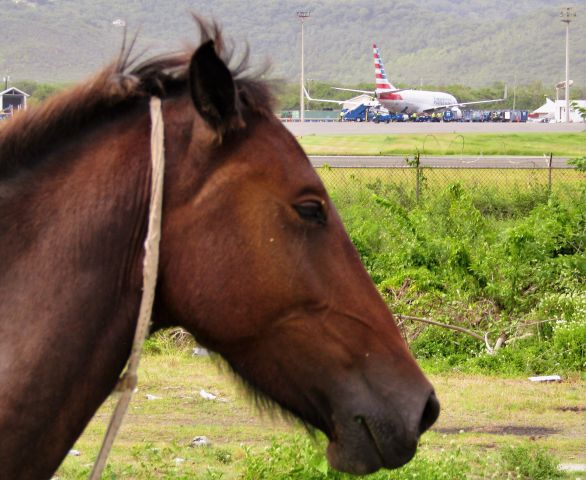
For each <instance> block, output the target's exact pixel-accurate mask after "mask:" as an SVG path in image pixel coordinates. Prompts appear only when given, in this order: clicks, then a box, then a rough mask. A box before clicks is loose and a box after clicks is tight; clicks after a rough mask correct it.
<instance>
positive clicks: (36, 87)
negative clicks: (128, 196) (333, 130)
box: [13, 80, 586, 111]
mask: <svg viewBox="0 0 586 480" xmlns="http://www.w3.org/2000/svg"><path fill="white" fill-rule="evenodd" d="M13 86H15V87H16V88H19V89H20V90H22V91H24V92H26V93H28V94H29V95H30V98H29V105H31V106H33V105H37V104H39V103H40V102H42V101H43V100H45V99H47V98H49V97H50V96H51V95H53V94H55V93H57V92H59V91H61V90H63V89H65V88H67V87H68V86H69V84H54V83H39V82H35V81H30V80H22V81H17V82H14V83H13ZM339 86H341V87H343V88H352V89H356V90H365V91H371V90H372V89H373V85H372V84H368V83H358V84H355V85H339ZM331 87H332V85H331V84H329V83H325V82H318V81H309V82H308V84H307V88H308V90H309V92H310V94H311V96H312V97H314V98H327V99H333V100H345V99H348V98H351V97H352V96H354V94H353V93H351V92H344V91H340V90H334V89H333V88H331ZM397 87H398V88H409V86H408V85H404V84H398V85H397ZM417 88H418V89H420V90H435V91H441V92H447V93H450V94H452V95H454V96H455V97H456V99H457V100H458V101H460V102H473V101H476V100H486V99H491V98H495V99H496V98H502V96H503V92H504V89H505V85H504V83H502V82H495V83H493V84H492V85H490V86H486V87H477V88H474V87H470V86H467V85H460V84H453V85H422V86H420V87H417ZM299 94H300V87H299V84H296V83H287V84H284V85H282V84H281V86H280V87H279V89H278V90H277V91H276V96H277V108H278V110H299ZM563 95H564V92H563V91H561V93H560V96H561V98H563ZM546 97H549V98H551V99H552V100H555V90H553V91H552V89H551V88H548V87H546V86H544V85H543V83H541V82H532V83H528V84H523V85H516V86H515V85H509V86H508V98H507V100H505V101H504V102H498V103H494V104H490V103H489V104H485V105H482V106H481V107H479V108H482V109H486V110H512V109H513V108H514V109H517V110H530V111H532V110H535V109H536V108H539V107H540V106H541V105H543V104H544V103H545V98H546ZM570 98H571V99H572V100H577V99H584V98H586V88H585V87H573V88H572V89H571V91H570ZM305 108H306V109H307V110H323V109H332V108H333V109H338V106H337V105H336V104H332V103H326V102H308V101H307V100H306V101H305Z"/></svg>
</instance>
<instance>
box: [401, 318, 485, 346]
mask: <svg viewBox="0 0 586 480" xmlns="http://www.w3.org/2000/svg"><path fill="white" fill-rule="evenodd" d="M395 317H396V318H399V319H405V320H415V321H416V322H423V323H429V324H430V325H435V326H437V327H443V328H448V329H450V330H455V331H457V332H460V333H465V334H466V335H470V336H471V337H474V338H475V339H476V340H480V341H481V342H483V341H484V337H483V336H482V335H479V334H478V333H476V332H473V331H472V330H468V329H467V328H464V327H458V326H456V325H450V324H449V323H441V322H436V321H435V320H431V319H429V318H420V317H412V316H410V315H395ZM401 323H402V322H401Z"/></svg>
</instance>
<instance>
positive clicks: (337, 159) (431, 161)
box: [309, 155, 573, 168]
mask: <svg viewBox="0 0 586 480" xmlns="http://www.w3.org/2000/svg"><path fill="white" fill-rule="evenodd" d="M309 159H310V160H311V164H312V165H313V166H314V167H321V166H323V165H324V164H327V165H329V166H331V167H346V168H351V167H366V168H375V167H394V168H400V167H406V166H407V164H406V162H405V156H404V155H402V156H401V155H390V156H376V157H371V156H318V155H312V156H310V157H309ZM420 162H421V165H422V166H424V167H436V168H548V163H549V157H508V156H490V157H484V156H464V155H462V156H460V155H454V156H436V155H422V156H421V158H420ZM552 167H553V168H573V167H572V166H571V165H568V164H567V159H566V158H561V157H560V158H555V157H554V158H553V159H552Z"/></svg>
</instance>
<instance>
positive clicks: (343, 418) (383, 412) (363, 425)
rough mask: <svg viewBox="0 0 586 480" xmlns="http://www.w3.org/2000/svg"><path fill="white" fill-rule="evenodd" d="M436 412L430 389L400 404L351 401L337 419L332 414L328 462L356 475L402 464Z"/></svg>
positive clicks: (410, 456)
mask: <svg viewBox="0 0 586 480" xmlns="http://www.w3.org/2000/svg"><path fill="white" fill-rule="evenodd" d="M401 403H402V405H401ZM336 410H338V409H336ZM336 410H335V411H336ZM439 411H440V406H439V402H438V400H437V398H436V396H435V393H434V392H433V390H432V389H431V388H430V391H428V392H427V395H425V396H423V398H420V399H410V400H409V401H404V402H399V404H397V402H396V401H395V402H393V401H389V402H372V401H364V402H352V403H351V408H350V409H348V408H343V407H342V408H341V409H339V410H338V412H339V413H338V415H340V418H336V417H337V415H336V413H334V418H333V424H334V431H333V432H332V434H331V435H330V443H329V445H328V449H327V457H328V461H329V463H330V465H331V466H332V467H333V468H335V469H336V470H340V471H343V472H348V473H352V474H356V475H364V474H367V473H372V472H375V471H377V470H378V469H380V468H389V469H391V468H398V467H401V466H402V465H404V464H406V463H407V462H408V461H409V460H411V458H413V456H414V455H415V452H416V450H417V445H418V442H419V437H420V435H421V434H422V433H423V432H425V431H426V430H427V429H428V428H429V427H431V425H433V423H434V422H435V421H436V419H437V418H438V416H439Z"/></svg>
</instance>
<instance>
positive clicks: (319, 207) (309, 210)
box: [293, 200, 327, 225]
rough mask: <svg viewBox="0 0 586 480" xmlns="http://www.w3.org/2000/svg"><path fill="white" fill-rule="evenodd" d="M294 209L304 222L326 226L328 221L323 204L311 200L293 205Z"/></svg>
mask: <svg viewBox="0 0 586 480" xmlns="http://www.w3.org/2000/svg"><path fill="white" fill-rule="evenodd" d="M293 208H294V209H295V211H296V212H297V214H298V215H299V217H300V218H301V219H302V220H305V221H308V222H313V223H317V224H319V225H325V223H326V221H327V215H326V212H325V210H324V206H323V202H318V201H314V200H311V201H307V202H302V203H299V204H297V205H293Z"/></svg>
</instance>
